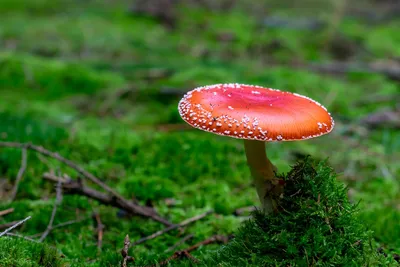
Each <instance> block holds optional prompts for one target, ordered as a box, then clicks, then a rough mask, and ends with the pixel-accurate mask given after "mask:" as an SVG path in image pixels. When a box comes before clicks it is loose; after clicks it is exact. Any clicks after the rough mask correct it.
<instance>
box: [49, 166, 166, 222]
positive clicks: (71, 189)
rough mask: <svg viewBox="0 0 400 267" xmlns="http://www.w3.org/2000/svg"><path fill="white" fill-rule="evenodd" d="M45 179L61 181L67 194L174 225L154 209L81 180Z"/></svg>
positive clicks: (52, 177)
mask: <svg viewBox="0 0 400 267" xmlns="http://www.w3.org/2000/svg"><path fill="white" fill-rule="evenodd" d="M43 178H45V179H47V180H49V181H52V182H58V181H61V183H62V188H63V190H64V193H65V194H77V195H82V196H86V197H89V198H91V199H94V200H97V201H99V202H100V203H102V204H104V205H109V206H113V207H117V208H120V209H123V210H125V211H127V212H128V213H131V214H136V215H140V216H143V217H147V218H151V219H153V220H154V221H158V222H161V223H163V224H165V225H172V224H171V223H170V222H168V221H167V220H166V219H164V218H162V217H160V216H159V215H158V214H157V213H156V212H155V211H154V209H152V208H150V207H144V206H141V205H138V204H135V203H133V202H131V201H128V200H126V199H121V198H115V197H114V196H111V195H108V194H105V193H102V192H99V191H97V190H95V189H93V188H90V187H88V186H86V185H84V184H83V183H82V181H81V180H72V179H66V178H63V177H58V176H55V175H54V174H51V173H45V174H43Z"/></svg>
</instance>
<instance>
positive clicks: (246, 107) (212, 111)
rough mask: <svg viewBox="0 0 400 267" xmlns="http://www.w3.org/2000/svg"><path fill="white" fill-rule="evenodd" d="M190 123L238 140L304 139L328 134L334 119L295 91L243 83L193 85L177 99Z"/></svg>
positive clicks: (185, 118) (183, 114) (181, 112)
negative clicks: (197, 86)
mask: <svg viewBox="0 0 400 267" xmlns="http://www.w3.org/2000/svg"><path fill="white" fill-rule="evenodd" d="M178 109H179V113H180V115H181V117H182V119H183V120H185V121H186V122H187V123H188V124H190V125H191V126H193V127H195V128H198V129H201V130H204V131H208V132H213V133H215V134H220V135H225V136H230V137H234V138H239V139H254V140H262V141H293V140H304V139H309V138H313V137H317V136H320V135H323V134H326V133H329V132H330V131H331V130H332V129H333V127H334V121H333V119H332V117H331V116H330V114H329V113H328V111H327V110H326V108H325V107H323V106H322V105H321V104H319V103H317V102H316V101H314V100H312V99H310V98H308V97H306V96H302V95H299V94H295V93H290V92H283V91H280V90H276V89H271V88H264V87H261V86H253V85H244V84H216V85H210V86H204V87H199V88H196V89H194V90H192V91H190V92H188V93H187V94H186V95H185V96H184V97H183V98H182V100H181V101H180V102H179V106H178Z"/></svg>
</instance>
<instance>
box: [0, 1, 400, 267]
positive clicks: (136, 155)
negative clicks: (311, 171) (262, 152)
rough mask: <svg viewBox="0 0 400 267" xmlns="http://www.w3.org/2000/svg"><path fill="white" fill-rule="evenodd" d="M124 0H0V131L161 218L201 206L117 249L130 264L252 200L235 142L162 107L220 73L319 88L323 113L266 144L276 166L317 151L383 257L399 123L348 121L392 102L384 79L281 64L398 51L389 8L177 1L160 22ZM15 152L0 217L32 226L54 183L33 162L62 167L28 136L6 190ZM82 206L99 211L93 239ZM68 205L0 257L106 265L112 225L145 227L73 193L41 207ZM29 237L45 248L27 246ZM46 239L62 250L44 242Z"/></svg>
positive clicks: (222, 230)
mask: <svg viewBox="0 0 400 267" xmlns="http://www.w3.org/2000/svg"><path fill="white" fill-rule="evenodd" d="M130 2H131V1H124V0H118V1H113V2H112V4H110V3H109V1H104V0H95V1H88V2H86V3H85V4H78V3H75V2H73V1H68V0H56V1H44V0H31V1H28V0H18V1H11V0H3V1H2V4H1V5H0V16H1V23H0V89H1V95H0V96H1V97H0V121H1V123H0V139H1V141H17V142H32V143H34V144H38V145H42V146H44V147H46V148H48V149H50V150H52V151H57V152H59V153H60V154H61V155H63V156H65V157H67V158H69V159H71V160H73V161H75V162H77V163H79V164H80V165H81V166H83V167H84V168H85V169H87V170H88V171H90V172H92V173H94V174H95V175H97V176H98V177H101V178H102V180H103V181H104V182H105V183H107V184H108V185H110V186H111V187H113V188H115V189H116V190H118V191H119V192H121V194H123V196H125V197H126V198H136V199H137V200H138V201H139V202H140V203H141V204H151V205H154V206H155V207H156V209H157V211H159V212H160V214H161V215H163V216H165V217H167V218H168V219H170V220H171V221H173V222H180V221H182V220H184V219H186V218H188V217H191V216H194V215H196V214H200V213H203V212H205V211H207V210H209V209H214V210H215V214H213V215H211V216H208V217H206V218H205V219H203V220H201V221H198V222H196V223H194V224H193V225H190V226H189V227H187V228H185V229H184V230H183V231H173V232H171V233H170V234H166V235H163V236H162V237H160V238H157V239H154V240H151V241H149V242H146V243H145V244H143V245H138V246H136V247H135V248H134V249H131V251H130V253H131V254H132V255H133V256H134V257H135V258H136V259H137V264H142V263H155V262H157V261H159V260H161V259H165V258H166V257H168V256H170V254H171V253H170V252H166V249H167V248H168V247H170V246H172V245H173V244H175V243H176V242H177V241H178V240H180V239H181V238H182V237H183V236H185V235H187V234H189V233H192V234H194V237H193V238H192V239H191V240H189V241H187V242H186V243H185V244H182V245H181V246H180V247H179V248H181V249H182V248H184V247H186V246H189V245H191V244H194V243H196V242H199V241H201V240H203V239H205V238H207V237H209V236H211V235H213V234H223V235H228V234H231V233H233V232H235V231H237V229H238V227H239V226H240V224H241V222H242V221H243V218H242V217H238V216H235V215H234V211H235V210H236V209H238V208H241V207H245V206H251V205H254V204H255V203H257V196H256V194H255V190H254V189H253V187H252V185H251V180H250V178H249V171H248V169H247V167H246V162H245V158H244V149H243V145H242V143H241V142H240V141H238V140H234V139H229V138H222V137H220V136H215V135H212V134H207V133H204V132H201V131H196V130H191V129H187V128H185V127H184V126H183V122H182V121H181V119H180V117H179V114H178V112H177V102H178V100H179V99H180V96H181V93H182V92H184V91H186V90H189V89H191V88H193V87H195V86H199V85H205V84H212V83H222V82H239V83H250V84H258V85H263V86H268V87H272V88H280V89H284V90H288V91H293V92H297V93H300V94H304V95H307V96H309V97H311V98H313V99H315V100H317V101H318V102H320V103H323V104H324V105H325V106H326V107H327V108H328V110H330V111H331V113H332V115H333V116H334V117H335V119H336V122H337V125H336V128H335V130H334V131H333V132H332V133H331V134H330V135H327V136H323V137H320V138H317V139H315V140H309V141H304V142H296V143H292V142H290V143H271V144H268V146H267V150H268V151H267V152H268V155H269V157H270V158H271V160H272V161H273V162H274V164H275V165H276V166H277V167H278V169H279V170H280V171H281V172H288V171H289V170H290V166H291V165H293V164H294V163H295V162H296V160H297V159H298V158H302V157H304V155H307V154H310V155H312V156H313V158H315V159H317V160H323V159H326V158H328V161H329V164H330V165H331V166H332V167H333V169H334V170H335V171H336V172H337V173H338V177H337V179H338V180H339V181H341V182H342V183H344V184H345V185H346V186H347V187H348V189H349V199H350V201H351V202H352V203H358V202H359V201H360V203H359V205H358V208H359V212H358V213H357V217H358V218H359V219H360V220H361V221H362V223H363V225H364V227H366V228H367V229H369V230H371V231H372V232H373V234H372V235H373V240H372V241H371V243H372V245H373V247H374V248H378V247H381V248H382V249H383V252H385V253H386V254H388V258H390V257H391V256H392V255H393V254H396V253H400V238H399V236H400V224H399V223H398V222H399V221H400V207H399V204H398V203H399V201H400V181H399V179H400V165H399V164H398V159H399V157H400V154H399V151H400V131H399V129H398V128H396V127H388V126H387V125H383V126H382V127H374V128H370V127H367V126H366V125H365V124H364V123H363V119H364V118H365V117H366V116H368V115H369V114H371V113H374V112H377V111H380V110H382V109H394V108H395V106H396V105H398V101H399V94H400V93H399V92H400V88H399V83H398V82H396V81H393V80H391V79H389V78H388V77H386V76H384V75H382V74H370V73H368V74H365V73H360V72H352V73H348V74H346V75H329V74H321V73H317V72H312V71H310V70H307V69H305V68H299V67H296V66H299V65H301V64H303V63H307V62H314V63H316V62H332V61H336V60H339V59H341V60H343V58H342V56H343V55H344V54H346V55H347V56H346V58H345V60H348V61H363V62H377V61H379V60H380V61H382V60H388V59H389V58H393V59H395V58H398V57H400V50H399V47H400V40H399V38H398V35H397V34H396V33H397V29H398V26H399V23H400V20H399V19H398V18H397V19H393V20H390V21H384V22H374V23H369V22H368V21H367V19H365V18H359V17H356V16H352V15H346V16H343V17H340V20H339V21H338V22H337V23H335V21H336V20H335V18H336V17H337V13H339V14H340V12H338V11H337V10H336V9H335V8H330V9H329V11H327V9H326V8H324V9H323V10H325V11H323V12H315V10H321V9H320V7H319V4H318V1H317V2H316V3H311V2H313V1H307V4H308V5H310V7H311V5H313V7H315V8H310V9H304V8H301V7H293V8H287V7H285V6H289V5H285V1H280V2H281V4H271V8H270V9H268V10H269V13H268V14H267V13H263V12H261V11H260V10H263V9H262V8H263V5H264V4H262V1H248V4H246V5H243V4H242V3H239V4H237V5H236V6H234V7H232V8H231V9H230V10H229V12H227V10H226V9H218V8H213V10H211V11H210V10H209V9H207V8H204V7H203V8H201V7H193V5H189V4H187V5H179V6H178V7H177V8H176V10H175V12H176V22H175V27H174V28H173V29H168V28H167V27H165V26H163V25H162V24H161V23H160V22H159V21H158V20H156V19H154V18H152V17H149V16H143V15H141V14H135V13H132V12H131V11H130V10H131V9H130V7H131V4H132V3H130ZM271 2H273V1H271ZM333 2H334V1H332V2H329V1H326V2H325V3H326V4H332V3H333ZM211 6H212V5H211ZM366 6H367V5H366ZM374 10H376V12H378V11H379V9H374ZM266 14H267V15H268V16H267V17H273V16H280V17H283V18H285V19H289V20H296V19H303V18H310V17H311V18H315V19H318V20H321V21H323V22H326V23H327V26H326V27H323V28H321V29H319V30H310V29H306V28H296V29H294V28H293V27H289V26H279V27H271V26H268V25H266V22H265V20H264V18H266V17H265V16H266ZM313 14H320V15H318V16H315V15H313ZM338 47H339V48H338ZM343 47H344V48H343ZM338 49H339V50H340V49H342V50H343V49H344V52H343V51H342V50H340V51H342V52H338ZM20 157H21V156H20V151H18V150H15V149H4V148H1V150H0V184H1V190H0V199H1V201H0V210H3V209H6V208H10V207H13V208H14V209H15V211H14V212H13V213H11V214H9V215H6V216H3V217H0V224H2V223H6V222H10V221H14V220H20V219H23V218H25V217H27V216H29V215H30V216H32V219H30V220H29V221H27V222H26V223H25V224H24V225H23V226H22V227H21V228H18V230H17V231H16V233H19V234H23V235H25V236H32V235H36V234H38V233H40V232H43V231H44V230H45V229H46V227H47V224H48V221H49V218H50V214H51V212H52V208H53V204H54V201H55V190H54V185H53V184H50V183H49V182H46V181H44V180H43V179H42V178H41V176H42V174H43V173H44V172H46V171H48V170H49V169H53V170H58V169H59V170H60V171H62V172H63V173H66V174H68V175H70V176H71V177H76V175H77V174H76V173H75V172H74V171H72V170H71V169H68V168H66V167H65V166H61V165H60V164H59V163H58V162H56V161H54V160H51V159H50V160H43V158H40V157H38V156H37V155H36V154H35V153H32V152H30V153H29V155H28V168H27V170H26V173H25V175H24V177H23V180H22V181H21V183H20V187H19V188H20V189H19V191H18V194H17V197H16V199H15V201H13V202H8V201H6V200H7V199H8V196H9V192H10V189H11V188H12V185H13V184H14V181H15V177H16V175H17V172H18V169H19V167H20ZM171 202H172V203H173V204H171ZM94 211H96V212H98V213H99V214H100V217H101V220H102V223H103V224H104V225H105V228H104V240H103V245H102V248H101V250H99V249H98V248H97V237H96V223H95V222H94V221H93V219H92V218H91V214H92V213H93V212H94ZM76 219H84V220H82V221H80V222H79V223H75V224H72V225H70V226H65V227H62V228H59V229H56V230H54V231H52V232H51V233H50V235H49V236H48V237H47V238H46V239H45V245H44V246H41V245H37V244H31V243H30V242H26V241H23V240H15V239H14V238H8V237H7V238H0V248H1V249H0V253H2V251H3V248H4V249H5V250H7V251H10V254H8V255H9V257H7V256H4V255H3V256H2V257H3V258H5V261H2V259H0V266H2V265H4V266H8V265H7V264H9V262H11V261H10V260H12V259H15V263H14V265H15V266H18V264H20V265H21V266H35V264H41V263H42V264H48V266H57V265H67V266H116V265H118V264H119V261H120V259H121V256H120V254H119V250H120V249H121V248H122V246H123V238H124V236H125V235H126V234H128V233H129V235H130V237H131V239H132V240H137V239H139V238H140V237H143V236H145V235H148V234H151V233H153V232H155V231H157V230H159V229H160V228H161V226H160V225H159V224H158V223H155V222H152V221H149V220H146V219H143V218H137V217H129V216H125V215H124V214H122V213H121V212H120V211H118V210H117V209H115V208H112V207H105V206H102V205H99V204H98V203H96V202H94V201H92V200H88V199H87V198H85V197H82V196H72V195H65V196H64V198H63V201H62V204H61V206H60V208H59V210H58V212H57V214H56V217H55V222H54V223H55V224H58V223H62V222H66V221H69V220H76ZM54 246H55V247H57V249H58V250H59V251H58V252H54V251H53V250H52V247H54ZM219 247H220V246H219V245H210V246H204V247H202V248H200V249H199V250H197V251H195V252H193V255H194V256H195V257H196V258H198V259H200V260H206V259H208V257H209V256H210V255H214V254H213V253H215V250H216V249H218V248H219ZM43 251H46V255H47V256H46V257H45V258H41V257H39V256H38V254H40V253H44V252H43ZM60 251H61V252H62V255H63V257H62V258H57V257H56V256H55V255H60ZM36 252H37V253H36ZM47 252H48V253H47ZM30 254H32V257H31V256H30ZM0 255H1V254H0ZM56 258H57V260H53V259H56ZM33 262H35V263H33ZM24 264H25V265H24ZM182 264H189V263H187V262H186V263H185V262H183V263H182ZM393 264H394V263H393Z"/></svg>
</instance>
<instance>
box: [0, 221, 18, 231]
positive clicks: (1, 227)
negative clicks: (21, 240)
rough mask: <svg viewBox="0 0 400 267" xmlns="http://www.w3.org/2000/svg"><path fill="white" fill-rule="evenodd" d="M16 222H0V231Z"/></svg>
mask: <svg viewBox="0 0 400 267" xmlns="http://www.w3.org/2000/svg"><path fill="white" fill-rule="evenodd" d="M18 222H19V221H12V222H8V223H4V224H0V231H1V230H4V229H7V228H9V227H11V226H13V225H14V224H16V223H18Z"/></svg>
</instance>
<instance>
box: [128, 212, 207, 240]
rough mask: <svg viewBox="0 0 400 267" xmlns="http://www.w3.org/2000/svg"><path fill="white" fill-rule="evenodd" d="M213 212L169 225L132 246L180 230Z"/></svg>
mask: <svg viewBox="0 0 400 267" xmlns="http://www.w3.org/2000/svg"><path fill="white" fill-rule="evenodd" d="M213 212H214V211H213V210H209V211H207V212H205V213H203V214H200V215H196V216H194V217H192V218H189V219H187V220H184V221H182V222H181V223H179V224H175V225H171V226H169V227H167V228H164V229H162V230H160V231H157V232H155V233H154V234H151V235H149V236H146V237H143V238H141V239H139V240H137V241H135V242H133V244H132V245H133V246H135V245H138V244H141V243H144V242H146V241H147V240H150V239H154V238H156V237H158V236H160V235H163V234H165V233H167V232H169V231H172V230H174V229H177V228H180V227H184V226H186V225H188V224H191V223H193V222H195V221H198V220H201V219H203V218H204V217H206V216H207V215H210V214H211V213H213Z"/></svg>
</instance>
